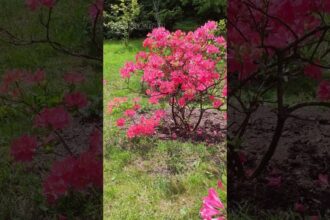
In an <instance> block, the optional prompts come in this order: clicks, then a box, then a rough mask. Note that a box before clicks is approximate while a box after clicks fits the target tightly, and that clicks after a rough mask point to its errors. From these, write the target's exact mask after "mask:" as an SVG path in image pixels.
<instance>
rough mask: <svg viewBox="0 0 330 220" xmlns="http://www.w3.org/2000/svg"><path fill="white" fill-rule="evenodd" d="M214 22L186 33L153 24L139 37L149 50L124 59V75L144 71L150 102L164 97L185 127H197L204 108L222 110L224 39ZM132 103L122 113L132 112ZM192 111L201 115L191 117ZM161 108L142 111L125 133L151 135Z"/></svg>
mask: <svg viewBox="0 0 330 220" xmlns="http://www.w3.org/2000/svg"><path fill="white" fill-rule="evenodd" d="M216 28H217V24H216V22H208V23H206V24H205V25H204V26H202V27H201V28H198V29H197V30H196V31H195V32H190V33H188V34H186V33H184V32H182V31H176V32H174V33H170V32H168V31H167V30H166V29H164V28H157V29H154V30H153V31H152V33H150V34H149V35H148V37H147V39H146V40H145V41H144V43H143V46H144V47H146V48H148V49H149V52H143V51H142V52H140V53H138V54H137V56H136V63H135V64H134V63H133V62H127V63H126V64H125V66H124V67H123V68H122V69H121V71H120V72H121V76H122V77H123V78H124V79H129V78H131V76H132V75H133V74H135V73H136V74H140V73H141V72H142V77H141V80H142V82H144V83H145V84H146V86H147V90H146V94H147V95H148V96H149V97H150V99H149V102H150V103H152V104H158V103H159V101H160V100H163V101H165V103H168V105H169V107H170V109H171V117H172V119H173V121H174V123H175V126H176V127H178V128H180V129H183V130H185V131H186V132H195V131H196V130H197V128H198V126H199V123H200V122H201V119H202V117H203V115H204V113H205V112H206V111H207V110H209V109H219V110H220V109H221V107H222V106H223V105H224V103H225V97H226V85H225V79H226V70H225V64H226V61H225V48H226V42H225V40H224V38H223V37H216V36H215V35H214V32H215V30H216ZM136 104H137V103H135V107H133V109H128V110H126V112H125V114H124V115H125V117H126V118H131V119H132V118H133V117H134V115H135V111H136V110H137V109H136ZM128 112H129V113H128ZM194 112H197V113H198V114H199V119H198V121H197V122H194V123H193V122H192V121H191V115H192V114H193V113H194ZM165 114H166V113H165V112H164V111H161V110H158V111H156V112H155V113H154V115H153V116H151V117H149V118H148V119H147V118H145V117H141V118H140V119H139V121H138V122H135V123H134V125H131V127H130V128H129V129H128V131H127V135H128V137H130V138H133V137H135V136H140V135H142V136H149V135H152V134H153V132H154V129H155V127H157V126H158V125H159V122H160V119H161V118H163V117H164V116H165ZM133 121H135V120H133ZM123 122H124V119H120V121H119V123H118V125H119V126H123V125H124V124H123Z"/></svg>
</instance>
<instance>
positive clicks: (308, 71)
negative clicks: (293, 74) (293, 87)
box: [304, 64, 322, 80]
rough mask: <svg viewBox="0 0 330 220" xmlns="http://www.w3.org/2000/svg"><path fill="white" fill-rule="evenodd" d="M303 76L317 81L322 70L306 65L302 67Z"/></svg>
mask: <svg viewBox="0 0 330 220" xmlns="http://www.w3.org/2000/svg"><path fill="white" fill-rule="evenodd" d="M304 74H305V75H306V76H309V77H311V78H313V79H316V80H318V79H320V78H321V77H322V68H320V67H318V66H316V65H313V64H308V65H306V66H305V67H304Z"/></svg>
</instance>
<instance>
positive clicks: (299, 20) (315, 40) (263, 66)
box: [227, 0, 330, 178]
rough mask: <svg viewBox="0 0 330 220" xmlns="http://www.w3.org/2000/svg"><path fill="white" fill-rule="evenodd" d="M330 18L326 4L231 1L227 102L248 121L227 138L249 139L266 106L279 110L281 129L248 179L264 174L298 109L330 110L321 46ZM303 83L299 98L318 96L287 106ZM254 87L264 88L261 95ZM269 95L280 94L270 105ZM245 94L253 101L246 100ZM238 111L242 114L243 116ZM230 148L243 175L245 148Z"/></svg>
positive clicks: (309, 0) (320, 0) (306, 0)
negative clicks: (256, 118) (241, 155)
mask: <svg viewBox="0 0 330 220" xmlns="http://www.w3.org/2000/svg"><path fill="white" fill-rule="evenodd" d="M329 13H330V4H329V1H323V0H318V1H313V0H301V1H290V0H283V1H278V0H270V1H241V0H234V1H229V4H228V20H229V22H228V31H227V36H228V72H229V74H228V77H230V79H229V81H230V82H231V88H230V90H229V92H230V95H229V97H230V98H229V99H228V102H229V106H233V107H232V108H231V109H230V112H232V114H234V112H235V113H238V114H241V115H242V117H244V118H243V119H242V121H245V122H244V123H242V126H240V127H239V126H238V127H237V128H235V129H234V128H233V129H231V131H232V134H230V137H229V139H230V140H237V139H240V140H241V139H242V140H244V139H245V134H246V133H249V132H248V129H246V128H247V126H248V125H249V124H250V122H251V120H250V118H251V117H250V116H251V114H250V113H251V112H257V110H258V108H259V107H262V106H263V105H265V103H273V104H274V105H275V106H276V107H274V109H273V111H275V112H278V114H277V119H278V120H277V124H276V126H275V125H274V126H275V127H277V128H278V130H277V132H274V134H273V137H272V140H271V141H269V146H268V147H267V151H266V153H265V154H264V155H263V157H262V159H261V161H260V162H259V165H258V166H257V167H256V169H255V170H254V171H253V172H252V174H251V175H250V176H249V177H248V178H254V177H257V176H258V175H260V174H261V173H262V171H264V170H265V167H266V166H267V164H268V162H269V161H270V159H271V158H272V156H273V154H274V152H275V149H276V148H277V146H278V143H279V140H280V137H281V134H282V132H283V130H284V129H285V124H286V120H287V119H288V118H289V117H292V116H294V115H295V113H296V111H297V110H300V109H302V108H305V107H311V106H323V107H327V108H329V107H330V102H329V101H330V86H329V85H330V82H329V78H328V77H327V73H326V72H327V69H329V68H330V66H329V62H328V58H327V57H328V55H329V50H327V49H326V51H323V49H322V47H321V46H320V45H323V43H325V44H326V42H327V41H328V40H329V39H328V38H329V35H328V34H327V33H328V31H329V29H330V26H329V21H328V20H327V19H326V18H327V17H328V16H329ZM237 14H239V15H240V16H237ZM300 81H303V82H306V84H305V86H304V87H302V88H295V90H298V89H299V91H295V93H299V92H301V93H304V94H306V96H311V95H312V96H314V97H309V98H310V99H312V98H314V100H312V101H307V100H306V101H305V102H300V103H299V102H297V103H289V102H288V100H289V98H288V96H292V95H295V94H291V93H292V90H290V89H291V88H294V87H299V85H298V86H297V84H298V83H299V82H300ZM307 82H308V83H307ZM255 83H258V86H260V88H258V89H257V90H256V89H255V87H256V86H255ZM269 91H272V92H275V91H276V92H275V93H276V97H275V98H273V99H272V100H270V99H269V97H267V96H268V94H269ZM307 91H308V92H307ZM247 93H249V97H250V98H249V99H246V97H244V95H245V94H247ZM236 103H240V104H239V105H237V104H236ZM237 107H238V108H239V109H240V110H242V111H241V112H240V113H239V111H240V110H239V109H238V110H237ZM272 108H273V107H272ZM233 118H234V117H233ZM240 123H241V122H238V123H237V124H240ZM233 124H236V122H234V121H233ZM232 143H233V142H231V144H232ZM231 144H230V145H229V148H231V149H232V152H233V153H234V154H233V155H234V157H233V158H236V159H234V162H233V163H234V164H236V165H237V167H238V168H239V170H240V171H239V174H240V175H241V176H243V175H244V173H245V171H244V170H243V168H244V166H243V165H244V164H242V163H241V162H240V161H239V159H238V156H237V154H238V152H234V151H237V150H241V149H240V147H242V146H243V145H244V144H243V143H242V142H235V144H236V145H237V146H233V145H231ZM234 149H235V150H234ZM236 165H235V166H236Z"/></svg>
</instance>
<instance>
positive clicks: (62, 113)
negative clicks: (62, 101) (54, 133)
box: [34, 106, 70, 130]
mask: <svg viewBox="0 0 330 220" xmlns="http://www.w3.org/2000/svg"><path fill="white" fill-rule="evenodd" d="M34 123H35V126H37V127H44V128H47V127H48V128H51V129H53V130H58V129H63V128H65V127H67V126H68V125H69V123H70V116H69V113H68V112H67V111H66V110H65V109H64V108H63V107H62V106H58V107H53V108H44V109H43V110H42V111H41V112H40V113H39V114H38V115H37V116H36V118H35V122H34Z"/></svg>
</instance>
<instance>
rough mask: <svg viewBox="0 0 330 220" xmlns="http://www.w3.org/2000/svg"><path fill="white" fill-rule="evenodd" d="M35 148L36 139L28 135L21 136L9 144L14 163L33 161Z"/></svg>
mask: <svg viewBox="0 0 330 220" xmlns="http://www.w3.org/2000/svg"><path fill="white" fill-rule="evenodd" d="M36 148H37V139H36V138H35V137H32V136H29V135H22V136H21V137H19V138H16V139H14V140H13V141H12V143H11V151H10V153H11V155H12V157H13V158H14V159H15V160H16V161H21V162H28V161H31V160H32V159H33V156H34V155H35V151H36Z"/></svg>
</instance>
